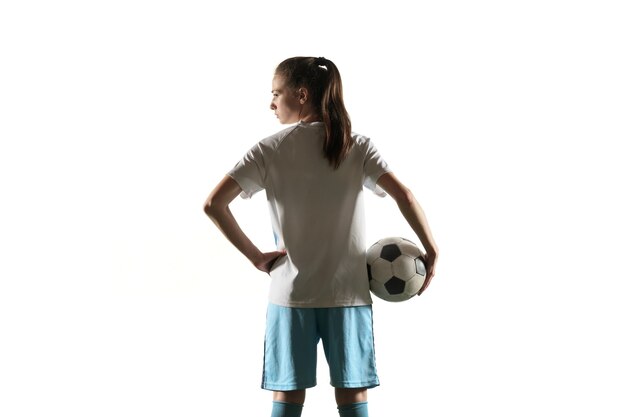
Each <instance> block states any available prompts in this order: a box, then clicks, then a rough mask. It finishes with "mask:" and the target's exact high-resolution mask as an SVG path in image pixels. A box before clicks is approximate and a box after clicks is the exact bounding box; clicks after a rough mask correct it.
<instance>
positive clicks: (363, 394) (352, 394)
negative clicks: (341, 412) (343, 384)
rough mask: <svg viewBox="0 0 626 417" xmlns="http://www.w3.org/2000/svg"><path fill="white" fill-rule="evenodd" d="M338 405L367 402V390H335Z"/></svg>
mask: <svg viewBox="0 0 626 417" xmlns="http://www.w3.org/2000/svg"><path fill="white" fill-rule="evenodd" d="M335 399H336V400H337V405H339V406H341V405H346V404H353V403H362V402H365V401H367V388H335Z"/></svg>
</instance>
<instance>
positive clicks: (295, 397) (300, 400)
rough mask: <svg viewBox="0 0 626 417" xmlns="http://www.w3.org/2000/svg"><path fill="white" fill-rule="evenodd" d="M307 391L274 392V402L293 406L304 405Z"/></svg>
mask: <svg viewBox="0 0 626 417" xmlns="http://www.w3.org/2000/svg"><path fill="white" fill-rule="evenodd" d="M305 396H306V390H303V389H299V390H295V391H274V401H280V402H283V403H291V404H300V405H302V404H304V398H305Z"/></svg>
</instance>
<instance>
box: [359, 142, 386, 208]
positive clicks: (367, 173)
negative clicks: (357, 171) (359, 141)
mask: <svg viewBox="0 0 626 417" xmlns="http://www.w3.org/2000/svg"><path fill="white" fill-rule="evenodd" d="M387 172H391V169H390V168H389V165H387V162H385V160H384V159H383V157H382V156H381V155H380V152H378V149H376V147H375V146H374V144H373V143H372V142H371V140H369V139H367V140H366V141H365V160H364V161H363V178H364V181H363V185H364V186H365V187H366V188H368V189H369V190H371V191H372V192H373V193H374V194H376V195H377V196H379V197H384V196H386V195H387V193H385V191H383V189H382V188H380V187H379V186H378V185H377V184H376V182H377V181H378V179H379V178H380V176H381V175H383V174H385V173H387Z"/></svg>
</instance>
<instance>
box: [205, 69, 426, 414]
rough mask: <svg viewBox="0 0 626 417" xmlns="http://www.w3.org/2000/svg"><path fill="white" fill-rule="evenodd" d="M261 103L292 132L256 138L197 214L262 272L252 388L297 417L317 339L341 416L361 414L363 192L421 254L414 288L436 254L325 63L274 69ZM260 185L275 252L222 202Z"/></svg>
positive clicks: (366, 351) (369, 354)
mask: <svg viewBox="0 0 626 417" xmlns="http://www.w3.org/2000/svg"><path fill="white" fill-rule="evenodd" d="M272 95H273V99H272V102H271V105H270V108H271V110H272V111H273V112H274V113H275V115H276V117H277V118H278V120H279V121H280V122H281V123H283V124H290V125H292V126H290V127H288V128H287V129H284V130H282V131H280V132H278V133H276V134H274V135H272V136H270V137H268V138H266V139H263V140H261V141H260V142H258V143H257V144H256V145H255V146H254V147H252V148H251V149H250V150H249V151H248V153H247V154H246V155H245V156H244V157H243V159H242V160H241V161H239V162H238V163H237V164H236V165H235V167H234V168H233V169H232V170H231V171H230V172H229V173H228V174H227V175H226V176H225V177H224V179H222V181H221V182H220V183H219V184H218V185H217V186H216V187H215V189H214V190H213V191H212V192H211V194H210V195H209V197H208V199H207V201H206V203H205V207H204V210H205V212H206V214H207V215H208V216H209V217H210V218H211V220H213V222H214V223H215V225H216V226H217V227H218V228H219V229H220V230H221V231H222V232H223V233H224V235H225V236H226V238H227V239H228V240H229V241H230V242H231V243H232V244H233V245H234V246H235V247H236V248H237V249H239V251H241V253H242V254H243V255H244V256H245V257H246V258H248V259H249V260H250V261H251V262H252V264H253V265H254V266H255V267H256V268H258V269H259V270H261V271H264V272H267V273H268V274H269V275H270V276H271V283H270V291H269V304H268V310H267V328H266V334H265V355H264V363H263V377H262V385H261V386H262V388H264V389H267V390H271V391H273V400H274V402H273V408H272V417H279V416H280V417H292V416H300V415H301V413H302V407H303V404H304V399H305V393H306V389H307V388H311V387H313V386H315V385H316V383H317V381H316V372H315V371H316V366H317V344H318V342H319V340H320V339H321V340H322V344H323V347H324V353H325V357H326V360H327V362H328V366H329V371H330V378H331V381H330V382H331V385H332V386H334V387H335V397H336V401H337V406H338V410H339V414H340V416H342V417H347V416H357V417H364V416H367V389H368V388H373V387H375V386H377V385H379V381H378V376H377V373H376V367H375V357H374V336H373V325H372V299H371V297H370V292H369V283H368V279H367V271H366V261H365V251H366V247H367V245H366V241H365V234H364V231H365V221H364V214H363V213H364V207H363V204H364V201H363V188H364V187H366V188H369V189H370V190H372V191H374V192H375V193H377V194H379V195H381V196H384V195H385V193H388V194H389V195H391V197H392V198H393V199H394V200H395V201H396V203H397V205H398V207H399V209H400V212H401V213H402V215H403V216H404V218H405V219H406V221H407V222H408V223H409V225H410V226H411V228H412V229H413V230H414V231H415V233H416V235H417V237H418V238H419V240H420V242H421V243H422V245H423V246H424V249H425V250H426V267H427V274H426V280H425V283H424V286H423V287H422V289H421V290H420V294H421V292H423V291H424V290H425V289H426V288H427V287H428V285H429V283H430V281H431V279H432V277H433V276H434V273H435V265H436V262H437V256H438V250H437V246H436V244H435V242H434V239H433V237H432V235H431V232H430V229H429V227H428V223H427V221H426V218H425V216H424V213H423V211H422V209H421V207H420V206H419V204H418V203H417V201H416V200H415V198H414V197H413V194H412V193H411V191H410V190H409V189H407V188H406V187H405V186H404V185H403V184H402V183H401V182H400V181H399V180H398V179H397V178H396V177H395V176H394V174H393V173H392V172H391V171H390V169H389V167H388V165H387V163H386V162H385V161H384V160H383V158H382V157H381V155H380V154H379V152H378V151H377V150H376V148H375V147H374V145H373V144H372V143H371V141H370V140H369V139H368V138H366V137H364V136H361V135H358V134H355V133H353V132H352V129H351V123H350V118H349V116H348V113H347V111H346V109H345V106H344V103H343V93H342V85H341V77H340V75H339V71H338V70H337V67H336V66H335V65H334V64H333V63H332V62H331V61H330V60H328V59H325V58H312V57H294V58H289V59H287V60H285V61H283V62H281V63H280V64H279V65H278V67H277V68H276V72H275V76H274V79H273V82H272ZM260 190H265V192H266V195H267V200H268V203H269V209H270V218H271V221H272V227H273V230H274V234H275V236H276V244H277V250H276V251H270V252H262V251H261V250H260V249H258V248H257V247H256V246H255V245H254V243H253V242H252V241H250V239H249V238H248V237H247V236H246V234H245V233H244V232H243V230H242V229H241V228H240V227H239V224H238V223H237V221H236V219H235V218H234V216H233V215H232V213H231V211H230V209H229V204H230V203H231V201H233V200H234V199H235V197H237V196H238V195H241V196H242V197H244V198H249V197H251V196H252V195H253V194H255V193H256V192H258V191H260Z"/></svg>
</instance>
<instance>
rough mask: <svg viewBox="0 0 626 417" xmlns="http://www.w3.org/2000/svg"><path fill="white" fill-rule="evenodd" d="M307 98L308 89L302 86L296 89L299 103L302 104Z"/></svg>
mask: <svg viewBox="0 0 626 417" xmlns="http://www.w3.org/2000/svg"><path fill="white" fill-rule="evenodd" d="M308 99H309V91H308V90H307V89H306V88H304V87H300V88H299V89H298V100H300V104H304V103H305V102H306V101H307V100H308Z"/></svg>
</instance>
